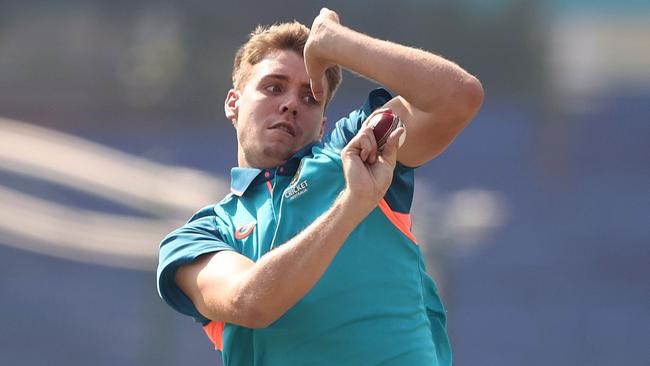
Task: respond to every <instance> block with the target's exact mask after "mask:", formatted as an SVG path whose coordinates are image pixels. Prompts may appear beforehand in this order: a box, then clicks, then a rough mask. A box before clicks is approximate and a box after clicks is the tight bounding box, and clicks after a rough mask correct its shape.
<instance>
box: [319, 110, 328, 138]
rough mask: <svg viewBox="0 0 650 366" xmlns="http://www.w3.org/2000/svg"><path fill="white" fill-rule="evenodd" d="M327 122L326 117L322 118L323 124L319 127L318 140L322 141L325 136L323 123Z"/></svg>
mask: <svg viewBox="0 0 650 366" xmlns="http://www.w3.org/2000/svg"><path fill="white" fill-rule="evenodd" d="M326 122H327V117H325V116H323V122H322V123H321V125H320V137H319V139H320V140H322V139H323V134H325V123H326Z"/></svg>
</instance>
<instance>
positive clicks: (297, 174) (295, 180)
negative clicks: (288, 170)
mask: <svg viewBox="0 0 650 366" xmlns="http://www.w3.org/2000/svg"><path fill="white" fill-rule="evenodd" d="M303 161H304V160H300V165H298V170H296V174H294V175H293V179H291V183H289V185H290V186H292V185H294V184H296V182H297V181H298V178H300V172H301V171H302V163H303Z"/></svg>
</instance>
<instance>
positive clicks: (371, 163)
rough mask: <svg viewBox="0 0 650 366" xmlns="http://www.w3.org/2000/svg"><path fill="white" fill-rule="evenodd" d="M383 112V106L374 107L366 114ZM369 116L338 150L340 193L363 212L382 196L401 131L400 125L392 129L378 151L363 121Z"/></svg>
mask: <svg viewBox="0 0 650 366" xmlns="http://www.w3.org/2000/svg"><path fill="white" fill-rule="evenodd" d="M383 111H386V109H379V110H376V111H375V112H374V113H373V114H371V115H370V117H372V116H373V115H375V114H377V113H380V112H383ZM370 117H369V118H368V119H366V121H365V122H364V123H363V126H362V127H361V130H360V131H359V133H357V135H356V136H355V137H354V138H353V139H352V140H351V141H350V142H349V143H348V144H347V146H346V147H345V148H344V149H343V150H342V151H341V159H342V161H343V172H344V174H345V180H346V190H345V192H344V194H346V195H347V199H349V200H351V201H353V202H354V206H355V207H357V208H359V209H362V210H363V212H364V213H365V214H366V215H367V214H368V213H369V212H370V211H372V210H373V209H374V208H375V207H376V206H377V204H378V203H379V201H380V200H381V199H382V198H383V197H384V195H385V194H386V191H387V190H388V187H389V186H390V183H391V181H392V180H393V171H394V170H395V164H396V161H397V149H398V144H399V137H400V135H402V133H404V128H402V127H400V128H398V129H396V130H395V131H393V132H392V133H391V134H390V136H389V137H388V141H386V144H385V145H384V148H383V150H382V152H381V153H378V151H377V142H376V141H375V135H374V134H373V132H372V129H371V128H370V127H368V123H367V122H368V120H369V119H370Z"/></svg>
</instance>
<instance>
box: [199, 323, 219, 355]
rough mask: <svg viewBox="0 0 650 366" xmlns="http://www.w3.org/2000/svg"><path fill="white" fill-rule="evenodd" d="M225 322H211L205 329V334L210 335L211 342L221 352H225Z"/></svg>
mask: <svg viewBox="0 0 650 366" xmlns="http://www.w3.org/2000/svg"><path fill="white" fill-rule="evenodd" d="M223 328H224V323H223V322H215V321H211V322H209V323H208V324H206V325H205V326H204V327H203V330H204V331H205V334H207V335H208V338H210V341H212V343H214V348H215V349H218V350H219V351H222V350H223Z"/></svg>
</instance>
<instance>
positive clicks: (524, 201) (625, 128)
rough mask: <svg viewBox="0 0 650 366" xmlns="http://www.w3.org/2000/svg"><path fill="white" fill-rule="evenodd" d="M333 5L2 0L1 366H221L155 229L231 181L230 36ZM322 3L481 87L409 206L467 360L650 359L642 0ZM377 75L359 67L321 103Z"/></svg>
mask: <svg viewBox="0 0 650 366" xmlns="http://www.w3.org/2000/svg"><path fill="white" fill-rule="evenodd" d="M323 5H324V4H321V3H319V2H314V1H276V2H262V1H260V2H251V1H246V0H240V1H236V2H224V1H184V2H174V1H149V0H133V1H100V0H86V1H73V0H60V1H56V2H49V1H23V2H17V1H14V2H11V1H9V2H7V1H1V2H0V292H1V293H2V295H1V296H0V365H44V364H47V365H64V364H65V365H86V364H94V365H154V366H163V365H215V364H220V363H219V361H218V360H217V355H216V353H215V352H214V351H213V350H212V346H211V344H210V343H209V341H208V340H207V338H206V337H205V336H204V334H203V331H202V330H201V329H200V327H199V326H198V324H194V323H193V321H192V320H191V319H189V318H186V317H183V316H181V315H178V314H176V313H174V312H173V311H172V310H171V309H169V308H168V307H166V306H165V305H164V304H163V302H162V301H161V300H160V299H159V298H158V295H157V293H156V289H155V267H156V261H157V248H158V243H159V241H160V239H161V238H162V237H163V236H164V235H165V234H166V233H167V232H169V231H170V230H171V229H173V228H175V227H177V226H180V225H182V224H183V223H184V222H185V221H186V220H187V219H188V218H189V216H190V215H191V214H192V213H193V212H194V211H196V210H198V209H199V208H201V207H202V206H204V205H206V204H208V203H211V202H216V201H219V200H220V199H221V197H222V196H223V195H224V194H225V193H226V192H227V187H228V184H229V169H230V167H231V166H233V165H235V164H236V142H235V134H234V130H233V128H232V127H231V126H230V124H229V122H228V121H227V120H226V119H225V117H224V115H223V99H224V97H225V93H226V91H227V90H228V88H229V87H230V72H231V67H232V58H233V55H234V52H235V50H236V48H237V47H238V46H239V45H240V44H241V43H242V42H244V41H245V39H246V37H247V34H248V33H249V32H250V31H251V30H252V29H253V28H254V27H255V26H256V25H258V24H269V23H274V22H277V21H290V20H292V19H297V20H299V21H301V22H302V23H305V24H307V25H310V24H311V21H312V20H313V18H314V17H315V16H316V15H317V14H318V11H319V9H320V7H321V6H323ZM326 5H327V6H328V7H329V8H331V9H334V10H336V11H338V12H339V15H340V18H341V21H342V23H343V24H345V25H347V26H350V27H352V28H354V29H356V30H359V31H362V32H364V33H367V34H370V35H373V36H375V37H378V38H382V39H388V40H392V41H395V42H400V43H404V44H407V45H410V46H415V47H419V48H423V49H427V50H431V51H433V52H434V53H438V54H441V55H444V56H445V57H447V58H449V59H451V60H454V61H456V62H457V63H459V64H460V65H462V66H463V67H464V68H466V69H467V70H468V71H470V72H471V73H473V74H475V75H477V76H478V78H479V79H480V80H481V81H482V83H483V86H484V88H485V91H486V99H485V103H484V106H483V108H482V110H481V111H480V113H479V114H478V116H477V117H476V119H475V120H474V122H473V123H472V124H471V125H470V126H469V127H468V128H467V129H466V130H465V131H464V132H463V134H462V135H461V136H460V137H459V138H458V139H457V140H456V142H455V143H454V144H453V145H451V147H450V148H449V149H448V150H447V151H446V152H445V153H443V155H441V156H440V157H439V158H437V159H436V160H434V161H433V162H431V163H429V164H427V165H426V166H424V167H422V168H420V169H419V170H418V175H417V176H418V178H417V183H416V190H417V192H416V200H415V206H414V209H413V210H414V213H415V218H414V220H415V222H414V226H415V227H414V230H415V233H416V236H418V238H419V241H420V243H421V245H422V247H423V248H424V250H425V252H426V255H427V262H428V269H429V271H430V272H431V273H432V274H433V275H434V277H435V278H436V280H437V282H438V283H439V286H440V287H441V289H442V291H443V300H444V302H445V304H446V306H447V308H448V310H449V332H450V336H451V340H452V345H453V348H454V351H455V364H456V365H548V364H553V365H648V364H650V341H649V338H648V332H649V331H650V286H649V284H648V283H649V279H650V143H649V141H650V41H649V39H650V2H647V1H635V0H620V1H616V2H614V1H600V0H598V1H595V0H592V1H579V0H564V1H560V0H547V1H536V2H533V1H523V0H494V1H490V2H485V1H478V0H455V1H451V0H438V1H423V0H403V1H400V2H396V1H390V2H389V1H383V0H382V1H373V2H363V1H359V2H348V1H330V2H328V3H327V4H326ZM373 87H374V85H373V84H372V83H370V82H368V81H366V80H364V79H361V78H359V77H357V76H354V75H352V74H350V73H346V74H345V76H344V82H343V85H342V87H341V89H340V90H339V92H338V95H337V96H336V98H335V99H334V102H333V103H332V104H331V106H330V108H329V110H328V112H327V115H328V119H329V121H335V120H337V119H338V118H339V117H341V116H342V115H344V114H347V112H349V111H350V110H351V109H353V108H356V107H357V106H359V105H360V103H362V102H363V100H364V98H365V96H366V94H367V92H368V91H369V90H370V89H371V88H373ZM330 127H331V125H330ZM397 341H399V340H397Z"/></svg>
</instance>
